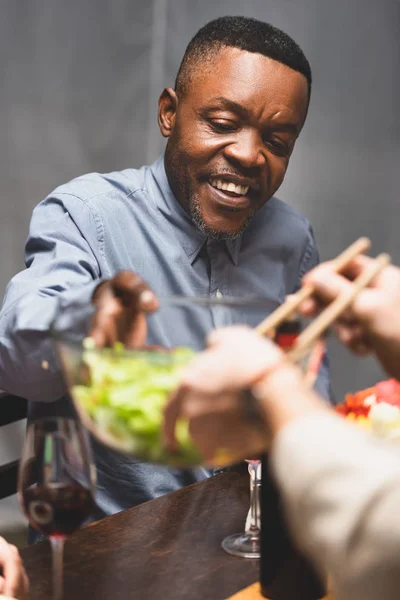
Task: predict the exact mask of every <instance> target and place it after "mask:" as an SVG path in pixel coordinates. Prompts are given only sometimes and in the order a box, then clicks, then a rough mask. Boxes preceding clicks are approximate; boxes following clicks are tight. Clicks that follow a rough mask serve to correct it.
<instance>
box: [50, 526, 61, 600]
mask: <svg viewBox="0 0 400 600" xmlns="http://www.w3.org/2000/svg"><path fill="white" fill-rule="evenodd" d="M50 543H51V551H52V556H53V600H62V597H63V560H64V540H63V538H53V537H52V538H50Z"/></svg>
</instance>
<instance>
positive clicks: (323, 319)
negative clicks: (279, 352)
mask: <svg viewBox="0 0 400 600" xmlns="http://www.w3.org/2000/svg"><path fill="white" fill-rule="evenodd" d="M389 263H390V256H389V254H380V255H379V256H377V258H376V260H375V261H374V262H373V264H371V266H370V267H369V269H366V270H365V271H364V272H363V273H361V275H359V276H358V277H357V279H355V280H354V281H353V283H352V285H351V287H350V289H349V290H347V291H346V292H344V293H342V294H340V295H339V296H338V297H337V298H336V299H335V300H334V301H333V302H331V304H329V305H328V306H327V307H326V309H325V310H324V311H323V312H322V313H321V314H320V315H319V316H318V317H317V318H316V319H314V321H313V322H312V323H311V324H310V325H309V326H308V327H307V328H306V329H304V331H303V332H302V333H301V334H300V335H299V337H298V338H297V340H296V343H295V346H294V348H293V349H292V350H290V351H289V352H288V357H289V358H290V359H291V360H292V361H294V362H296V361H298V360H299V359H300V358H301V357H302V356H303V354H304V353H305V351H306V350H307V348H309V346H310V345H311V344H313V343H314V342H315V341H316V340H317V339H318V338H319V337H320V336H321V335H322V334H323V332H324V331H325V330H326V329H328V327H329V326H330V325H331V324H332V323H333V322H334V321H336V319H337V318H338V317H339V315H340V314H341V313H342V312H343V311H344V310H345V309H346V308H347V307H348V306H350V304H351V303H352V302H353V300H354V299H355V297H356V296H357V294H358V293H359V292H360V291H361V290H362V289H363V288H365V287H366V286H367V285H368V284H369V283H370V282H371V281H372V279H373V278H374V277H375V276H376V275H377V274H378V273H379V272H380V271H381V270H382V269H383V268H384V267H385V266H386V265H388V264H389Z"/></svg>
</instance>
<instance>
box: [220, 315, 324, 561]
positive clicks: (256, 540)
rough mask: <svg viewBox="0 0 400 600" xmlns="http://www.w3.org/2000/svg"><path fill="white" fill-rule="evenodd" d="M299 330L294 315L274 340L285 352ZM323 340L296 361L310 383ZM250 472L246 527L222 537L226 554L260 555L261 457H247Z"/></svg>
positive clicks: (317, 367) (320, 355)
mask: <svg viewBox="0 0 400 600" xmlns="http://www.w3.org/2000/svg"><path fill="white" fill-rule="evenodd" d="M300 332H301V322H300V320H299V319H297V318H296V317H294V318H290V319H288V320H287V321H285V322H284V323H282V325H281V326H280V327H279V328H278V330H277V331H276V332H275V342H276V343H277V344H278V345H279V346H280V347H281V348H282V350H283V351H284V352H289V351H290V350H291V349H292V348H293V346H294V344H295V342H296V339H297V337H298V336H299V334H300ZM324 350H325V344H324V342H323V340H318V341H317V342H316V343H314V344H313V345H312V346H311V347H310V348H309V349H308V351H307V352H305V354H304V355H303V356H302V357H301V359H299V360H298V361H297V364H298V366H299V367H300V368H301V369H302V371H303V373H304V377H305V381H306V382H307V383H308V385H309V386H310V387H311V386H312V385H313V384H314V382H315V379H316V377H317V375H318V372H319V369H320V366H321V361H322V359H323V355H324ZM246 462H247V463H248V470H249V474H250V511H249V514H248V517H247V520H246V525H245V531H244V532H243V533H236V534H233V535H230V536H228V537H226V538H225V539H224V540H223V541H222V548H223V549H224V550H225V552H228V554H233V555H234V556H241V557H242V558H260V543H261V539H260V532H261V530H260V512H261V510H260V487H261V460H260V459H257V458H252V459H248V460H247V461H246Z"/></svg>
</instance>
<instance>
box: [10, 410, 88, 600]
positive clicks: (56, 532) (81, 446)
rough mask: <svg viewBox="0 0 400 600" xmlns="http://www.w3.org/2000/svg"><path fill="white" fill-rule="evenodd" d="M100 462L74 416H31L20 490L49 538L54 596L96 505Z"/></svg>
mask: <svg viewBox="0 0 400 600" xmlns="http://www.w3.org/2000/svg"><path fill="white" fill-rule="evenodd" d="M94 488H95V468H94V465H93V462H92V459H91V450H90V446H89V442H88V439H87V436H86V433H85V432H84V430H83V429H82V427H81V425H80V424H79V422H77V421H76V420H74V419H71V418H46V419H41V420H38V421H34V422H32V423H31V424H30V425H29V427H28V429H27V433H26V438H25V442H24V447H23V450H22V455H21V461H20V468H19V475H18V495H19V501H20V503H21V505H22V508H23V510H24V513H25V515H26V517H27V519H28V520H29V523H30V524H31V525H32V527H33V528H34V529H36V530H37V531H39V532H40V533H42V534H43V535H45V536H46V537H48V538H49V540H50V543H51V548H52V557H53V598H54V600H61V599H62V596H63V593H62V590H63V549H64V542H65V539H66V538H67V536H68V535H70V534H71V533H73V532H74V531H75V530H76V529H78V528H79V527H80V526H81V525H82V523H83V522H84V521H85V519H86V518H87V517H88V516H89V514H90V513H91V511H92V509H93V506H94V499H93V498H94Z"/></svg>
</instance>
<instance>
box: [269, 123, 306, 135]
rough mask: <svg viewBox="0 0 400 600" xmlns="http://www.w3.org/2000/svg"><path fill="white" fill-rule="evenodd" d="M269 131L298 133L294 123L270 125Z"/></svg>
mask: <svg viewBox="0 0 400 600" xmlns="http://www.w3.org/2000/svg"><path fill="white" fill-rule="evenodd" d="M271 129H272V130H273V131H283V132H285V131H288V132H289V133H295V134H296V135H297V134H298V133H299V128H298V126H297V125H296V124H295V123H272V124H271Z"/></svg>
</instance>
